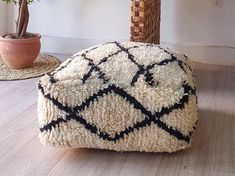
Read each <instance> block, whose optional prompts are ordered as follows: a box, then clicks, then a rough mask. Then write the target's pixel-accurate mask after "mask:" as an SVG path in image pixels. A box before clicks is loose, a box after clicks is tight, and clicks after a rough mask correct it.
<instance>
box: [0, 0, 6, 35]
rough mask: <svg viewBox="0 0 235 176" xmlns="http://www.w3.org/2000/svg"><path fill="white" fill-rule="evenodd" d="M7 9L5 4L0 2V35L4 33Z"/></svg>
mask: <svg viewBox="0 0 235 176" xmlns="http://www.w3.org/2000/svg"><path fill="white" fill-rule="evenodd" d="M6 15H7V7H6V4H5V2H2V1H0V34H3V33H5V32H6Z"/></svg>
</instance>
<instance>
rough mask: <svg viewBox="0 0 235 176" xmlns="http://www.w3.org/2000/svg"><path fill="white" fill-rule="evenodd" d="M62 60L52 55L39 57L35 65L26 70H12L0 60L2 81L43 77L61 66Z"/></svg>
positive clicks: (0, 77) (0, 78)
mask: <svg viewBox="0 0 235 176" xmlns="http://www.w3.org/2000/svg"><path fill="white" fill-rule="evenodd" d="M60 63H61V62H60V60H58V59H57V58H56V57H54V56H50V55H43V54H41V55H39V56H38V58H37V59H36V60H35V61H34V63H33V65H32V66H31V67H29V68H25V69H11V68H8V67H7V65H6V64H5V63H4V62H3V60H2V59H1V58H0V81H13V80H22V79H29V78H35V77H39V76H42V75H44V74H46V73H49V72H52V71H53V70H55V69H56V68H57V67H58V66H59V65H60Z"/></svg>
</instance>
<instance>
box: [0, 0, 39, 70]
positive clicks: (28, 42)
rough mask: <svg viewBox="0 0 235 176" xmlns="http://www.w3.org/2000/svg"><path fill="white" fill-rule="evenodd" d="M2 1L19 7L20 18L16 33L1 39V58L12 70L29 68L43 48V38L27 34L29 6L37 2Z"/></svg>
mask: <svg viewBox="0 0 235 176" xmlns="http://www.w3.org/2000/svg"><path fill="white" fill-rule="evenodd" d="M2 1H5V2H6V3H7V4H9V3H14V4H15V5H18V18H17V20H16V32H15V33H10V34H4V35H2V36H1V37H0V52H1V53H0V54H1V57H2V59H3V60H4V62H5V63H6V64H7V65H8V66H9V67H10V68H15V69H22V68H27V67H29V66H30V65H32V63H33V62H34V60H35V59H36V58H37V56H38V54H39V52H40V48H41V43H40V38H41V36H40V35H39V34H34V33H28V32H27V27H28V23H29V9H28V5H29V4H30V3H32V2H34V1H35V0H2Z"/></svg>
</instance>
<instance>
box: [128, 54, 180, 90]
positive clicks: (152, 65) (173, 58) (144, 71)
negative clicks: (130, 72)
mask: <svg viewBox="0 0 235 176" xmlns="http://www.w3.org/2000/svg"><path fill="white" fill-rule="evenodd" d="M175 61H177V58H176V57H171V59H165V60H163V61H161V62H159V63H154V64H151V65H148V66H147V67H146V69H139V70H138V71H137V72H136V74H135V76H134V77H133V79H132V81H131V85H132V86H133V85H134V84H135V83H136V82H137V81H138V79H139V77H140V75H142V74H146V73H149V71H150V70H151V69H153V68H154V67H155V66H156V65H158V66H163V65H167V64H169V63H172V62H175ZM145 77H146V78H147V76H146V75H145Z"/></svg>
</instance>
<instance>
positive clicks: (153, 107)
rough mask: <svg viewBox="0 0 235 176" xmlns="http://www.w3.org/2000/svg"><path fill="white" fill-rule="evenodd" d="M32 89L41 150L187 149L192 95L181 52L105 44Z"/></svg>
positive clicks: (187, 66) (193, 115)
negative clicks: (35, 96) (45, 147)
mask: <svg viewBox="0 0 235 176" xmlns="http://www.w3.org/2000/svg"><path fill="white" fill-rule="evenodd" d="M38 88H39V97H38V118H39V125H40V132H39V137H40V140H41V142H42V143H43V144H44V145H49V146H55V147H74V148H96V149H109V150H115V151H144V152H175V151H178V150H181V149H185V148H187V147H189V146H190V145H191V142H192V134H193V131H194V130H195V125H196V122H197V120H198V116H197V98H196V88H195V83H194V78H193V76H192V69H191V68H190V61H189V59H188V58H187V56H185V55H182V54H179V53H176V52H173V51H169V50H167V49H164V48H162V47H160V46H158V45H154V44H144V43H134V42H124V43H118V42H109V43H105V44H102V45H98V46H95V47H92V48H89V49H86V50H83V51H81V52H79V53H77V54H75V55H73V56H72V57H71V58H69V59H68V60H67V61H65V62H64V63H63V64H61V66H60V67H59V68H58V69H56V70H55V71H54V72H52V73H51V74H48V75H45V76H44V77H42V78H41V80H40V81H39V84H38Z"/></svg>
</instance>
